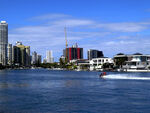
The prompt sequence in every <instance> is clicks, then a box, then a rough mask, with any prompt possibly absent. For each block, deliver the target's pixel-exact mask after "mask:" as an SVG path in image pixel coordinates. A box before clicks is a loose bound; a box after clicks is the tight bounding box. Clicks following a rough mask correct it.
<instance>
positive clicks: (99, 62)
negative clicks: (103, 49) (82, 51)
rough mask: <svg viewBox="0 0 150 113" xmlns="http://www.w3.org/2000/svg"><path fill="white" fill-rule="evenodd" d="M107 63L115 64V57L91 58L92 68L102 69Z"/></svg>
mask: <svg viewBox="0 0 150 113" xmlns="http://www.w3.org/2000/svg"><path fill="white" fill-rule="evenodd" d="M105 63H109V64H113V59H112V58H107V57H101V58H93V59H92V60H90V70H102V66H103V64H105Z"/></svg>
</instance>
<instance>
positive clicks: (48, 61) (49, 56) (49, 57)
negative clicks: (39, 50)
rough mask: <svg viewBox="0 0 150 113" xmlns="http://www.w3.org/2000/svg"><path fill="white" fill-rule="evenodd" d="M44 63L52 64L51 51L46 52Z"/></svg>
mask: <svg viewBox="0 0 150 113" xmlns="http://www.w3.org/2000/svg"><path fill="white" fill-rule="evenodd" d="M46 63H54V58H53V53H52V51H46Z"/></svg>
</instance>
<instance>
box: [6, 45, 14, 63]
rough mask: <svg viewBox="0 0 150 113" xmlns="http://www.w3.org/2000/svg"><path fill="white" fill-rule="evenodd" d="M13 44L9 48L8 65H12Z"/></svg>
mask: <svg viewBox="0 0 150 113" xmlns="http://www.w3.org/2000/svg"><path fill="white" fill-rule="evenodd" d="M12 56H13V55H12V44H8V46H7V64H8V65H12Z"/></svg>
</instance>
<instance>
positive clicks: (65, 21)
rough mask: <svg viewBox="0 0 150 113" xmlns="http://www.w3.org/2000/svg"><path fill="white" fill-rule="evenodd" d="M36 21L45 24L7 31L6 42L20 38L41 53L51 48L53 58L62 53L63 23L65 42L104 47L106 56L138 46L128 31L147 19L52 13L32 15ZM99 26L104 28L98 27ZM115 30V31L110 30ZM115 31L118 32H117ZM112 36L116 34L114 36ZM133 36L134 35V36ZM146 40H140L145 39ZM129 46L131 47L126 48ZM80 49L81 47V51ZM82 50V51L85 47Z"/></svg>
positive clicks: (139, 28) (138, 28)
mask: <svg viewBox="0 0 150 113" xmlns="http://www.w3.org/2000/svg"><path fill="white" fill-rule="evenodd" d="M34 19H37V20H39V21H40V22H41V21H43V20H46V23H49V24H46V25H45V24H40V25H36V26H24V27H20V28H16V29H13V30H11V31H9V41H10V43H13V44H14V43H15V42H16V41H22V42H23V44H26V45H30V46H31V50H32V51H34V50H36V51H37V52H38V53H40V54H42V55H44V56H45V51H46V50H53V51H54V55H55V57H57V59H58V58H59V57H60V56H61V55H62V50H63V48H64V47H65V36H64V27H65V26H67V37H68V42H69V45H70V46H71V44H73V43H76V42H78V43H79V46H80V45H81V46H82V47H83V48H85V50H87V49H91V48H92V49H94V48H95V49H100V50H103V51H105V52H104V53H106V55H107V56H109V55H110V54H114V53H118V52H121V51H122V52H127V51H135V50H136V48H138V49H139V50H143V49H141V48H146V47H148V44H146V45H147V46H143V47H140V46H139V42H141V40H139V39H137V40H136V41H135V40H133V38H132V36H129V35H126V34H123V35H122V34H121V33H122V32H123V33H125V32H127V33H128V34H130V33H132V32H133V33H134V32H140V31H143V30H145V29H147V28H148V27H149V25H150V23H149V22H139V23H136V22H130V23H127V22H125V23H99V22H97V21H93V20H89V19H75V18H73V17H71V16H69V15H63V14H62V15H61V14H53V15H44V16H39V17H35V18H34ZM101 29H104V30H102V31H101ZM114 32H115V33H114ZM118 33H119V34H118ZM114 37H116V38H114ZM134 39H135V37H134ZM147 40H148V41H149V42H150V39H147ZM148 41H146V42H143V43H148ZM130 47H132V49H131V48H130ZM85 50H84V51H85ZM85 54H86V51H85Z"/></svg>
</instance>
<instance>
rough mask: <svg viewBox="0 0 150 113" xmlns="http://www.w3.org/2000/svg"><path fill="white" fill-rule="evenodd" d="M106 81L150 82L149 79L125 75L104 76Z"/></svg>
mask: <svg viewBox="0 0 150 113" xmlns="http://www.w3.org/2000/svg"><path fill="white" fill-rule="evenodd" d="M104 78H106V79H131V80H150V77H139V76H130V75H125V74H115V75H112V74H111V75H107V76H104Z"/></svg>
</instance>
